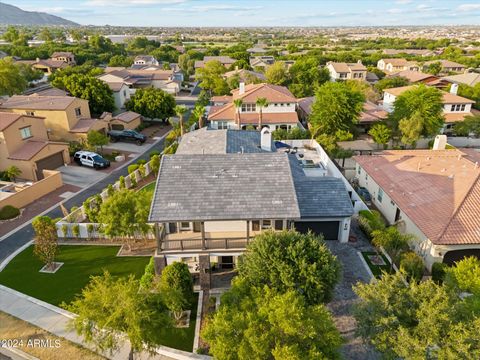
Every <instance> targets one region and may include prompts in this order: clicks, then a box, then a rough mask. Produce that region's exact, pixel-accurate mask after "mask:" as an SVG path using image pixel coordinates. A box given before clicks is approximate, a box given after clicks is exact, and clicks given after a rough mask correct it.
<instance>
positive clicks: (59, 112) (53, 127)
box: [0, 95, 107, 141]
mask: <svg viewBox="0 0 480 360" xmlns="http://www.w3.org/2000/svg"><path fill="white" fill-rule="evenodd" d="M0 110H1V111H10V112H14V113H17V114H24V115H30V116H40V117H42V118H44V119H45V120H44V122H45V127H46V128H47V132H48V136H49V139H52V140H60V141H78V140H80V139H82V138H83V139H84V138H85V137H86V136H87V133H88V131H90V130H98V131H103V132H105V131H106V129H107V124H106V122H105V121H104V120H103V119H92V118H91V115H90V108H89V107H88V101H87V100H83V99H79V98H76V97H71V96H38V95H30V96H23V95H14V96H12V97H10V98H8V99H7V100H5V101H4V102H3V103H1V104H0Z"/></svg>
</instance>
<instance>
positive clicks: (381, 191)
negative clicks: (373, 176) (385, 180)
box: [377, 188, 383, 202]
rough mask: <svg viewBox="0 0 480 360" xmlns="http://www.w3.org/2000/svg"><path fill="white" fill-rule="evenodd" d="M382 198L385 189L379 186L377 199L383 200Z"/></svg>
mask: <svg viewBox="0 0 480 360" xmlns="http://www.w3.org/2000/svg"><path fill="white" fill-rule="evenodd" d="M382 199H383V190H382V189H381V188H378V195H377V200H378V201H380V202H382Z"/></svg>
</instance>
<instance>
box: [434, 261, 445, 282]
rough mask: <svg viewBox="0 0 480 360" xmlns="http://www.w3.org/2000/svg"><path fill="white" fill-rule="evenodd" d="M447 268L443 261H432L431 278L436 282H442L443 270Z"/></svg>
mask: <svg viewBox="0 0 480 360" xmlns="http://www.w3.org/2000/svg"><path fill="white" fill-rule="evenodd" d="M447 268H448V265H447V264H444V263H439V262H436V263H433V265H432V280H433V281H435V282H436V283H439V284H441V283H443V280H444V279H445V270H446V269H447Z"/></svg>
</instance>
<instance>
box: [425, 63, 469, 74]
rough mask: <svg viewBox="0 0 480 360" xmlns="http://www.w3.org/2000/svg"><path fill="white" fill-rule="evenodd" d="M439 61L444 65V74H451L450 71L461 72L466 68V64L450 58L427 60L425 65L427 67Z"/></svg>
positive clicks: (442, 71)
mask: <svg viewBox="0 0 480 360" xmlns="http://www.w3.org/2000/svg"><path fill="white" fill-rule="evenodd" d="M437 62H439V63H440V64H441V65H442V70H441V71H440V72H441V73H442V74H449V73H461V72H464V71H465V70H466V66H465V65H462V64H459V63H457V62H454V61H450V60H432V61H427V62H425V63H424V64H423V66H424V67H427V66H429V65H431V64H434V63H437Z"/></svg>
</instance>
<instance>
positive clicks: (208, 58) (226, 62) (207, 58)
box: [194, 56, 237, 70]
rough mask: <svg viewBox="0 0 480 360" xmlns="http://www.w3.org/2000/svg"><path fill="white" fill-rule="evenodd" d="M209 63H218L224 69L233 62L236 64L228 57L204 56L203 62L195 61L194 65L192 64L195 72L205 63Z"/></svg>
mask: <svg viewBox="0 0 480 360" xmlns="http://www.w3.org/2000/svg"><path fill="white" fill-rule="evenodd" d="M209 61H218V62H220V63H221V64H222V65H223V66H225V67H226V68H229V67H230V66H232V65H233V64H234V63H235V62H237V60H235V59H232V58H231V57H230V56H205V57H204V58H203V60H196V61H195V64H194V67H195V70H196V69H198V68H203V67H204V66H205V63H207V62H209Z"/></svg>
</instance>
